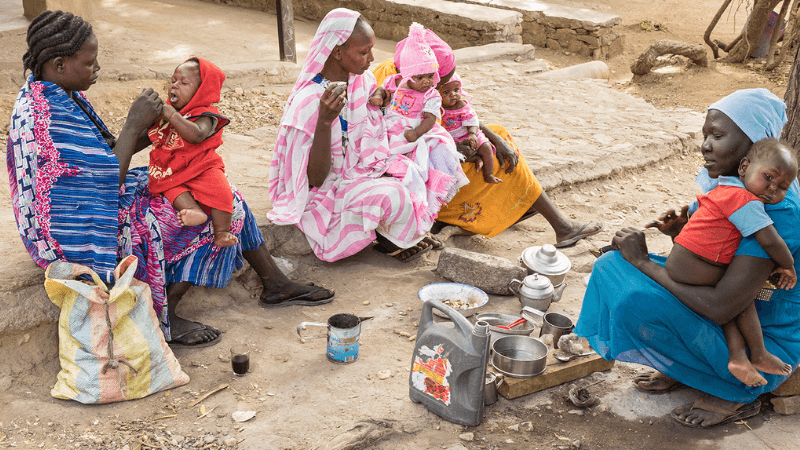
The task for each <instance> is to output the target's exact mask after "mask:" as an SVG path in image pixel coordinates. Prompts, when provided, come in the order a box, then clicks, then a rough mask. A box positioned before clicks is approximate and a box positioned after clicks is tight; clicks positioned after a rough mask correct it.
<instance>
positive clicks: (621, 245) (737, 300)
mask: <svg viewBox="0 0 800 450" xmlns="http://www.w3.org/2000/svg"><path fill="white" fill-rule="evenodd" d="M612 243H613V244H614V245H615V246H616V247H617V248H618V249H619V251H620V253H621V254H622V257H623V258H625V260H626V261H628V262H629V263H631V264H632V265H633V266H634V267H636V268H637V269H639V270H640V271H641V272H642V273H644V274H645V275H647V276H648V277H650V278H651V279H652V280H653V281H655V282H656V283H658V284H660V285H661V286H663V287H664V288H665V289H666V290H667V291H669V292H670V293H671V294H672V295H674V296H675V297H677V298H678V300H680V301H681V303H683V304H684V305H686V307H688V308H689V309H691V310H692V311H694V312H696V313H697V314H700V315H701V316H703V317H706V318H708V319H710V320H712V321H714V322H716V323H717V324H719V325H722V324H725V323H728V322H730V321H731V320H732V319H733V318H734V317H736V316H737V315H739V313H741V312H742V311H743V310H744V309H745V308H746V307H747V306H748V305H750V303H751V302H752V301H753V299H755V298H756V295H757V294H758V291H759V289H761V286H762V285H763V283H764V281H765V280H766V279H767V277H769V274H770V272H772V268H773V267H774V264H773V263H772V261H771V260H769V259H764V258H758V257H755V256H746V255H738V256H735V257H734V258H733V261H731V264H730V265H729V266H728V268H727V270H726V271H725V274H724V275H723V276H722V279H720V280H719V282H718V283H717V285H716V286H690V285H687V284H681V283H677V282H675V281H673V280H672V279H671V278H670V277H669V275H667V270H666V269H665V268H664V267H662V266H661V265H659V264H657V263H655V262H654V261H652V260H651V259H650V257H649V256H648V255H647V243H646V242H645V236H644V233H643V232H642V231H641V230H638V229H635V228H624V229H622V230H620V231H617V234H616V235H615V236H614V238H613V239H612ZM642 301H647V299H642Z"/></svg>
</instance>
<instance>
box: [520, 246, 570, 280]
mask: <svg viewBox="0 0 800 450" xmlns="http://www.w3.org/2000/svg"><path fill="white" fill-rule="evenodd" d="M519 262H520V264H522V265H523V266H524V267H525V268H526V269H528V275H533V274H534V273H538V274H541V275H544V276H546V277H547V278H549V279H550V282H551V283H553V286H559V285H561V284H563V283H564V280H565V279H566V278H567V272H569V269H570V267H572V263H570V261H569V258H567V256H566V255H565V254H563V253H561V252H560V251H558V250H556V248H555V247H554V246H552V245H550V244H545V245H542V246H541V247H539V246H535V247H528V248H526V249H525V250H523V251H522V255H520V257H519Z"/></svg>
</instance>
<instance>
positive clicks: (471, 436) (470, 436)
mask: <svg viewBox="0 0 800 450" xmlns="http://www.w3.org/2000/svg"><path fill="white" fill-rule="evenodd" d="M458 438H459V439H461V440H462V441H467V442H472V440H473V439H475V433H462V434H459V435H458Z"/></svg>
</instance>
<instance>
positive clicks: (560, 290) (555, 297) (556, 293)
mask: <svg viewBox="0 0 800 450" xmlns="http://www.w3.org/2000/svg"><path fill="white" fill-rule="evenodd" d="M566 287H567V282H566V281H565V282H563V283H561V284H559V285H558V287H556V288H555V290H554V291H553V302H557V301H559V300H561V294H563V293H564V288H566Z"/></svg>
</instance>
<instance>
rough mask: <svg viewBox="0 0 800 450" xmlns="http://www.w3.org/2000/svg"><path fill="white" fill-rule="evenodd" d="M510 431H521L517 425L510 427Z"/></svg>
mask: <svg viewBox="0 0 800 450" xmlns="http://www.w3.org/2000/svg"><path fill="white" fill-rule="evenodd" d="M508 429H509V430H512V431H519V425H517V424H514V425H511V426H509V427H508Z"/></svg>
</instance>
